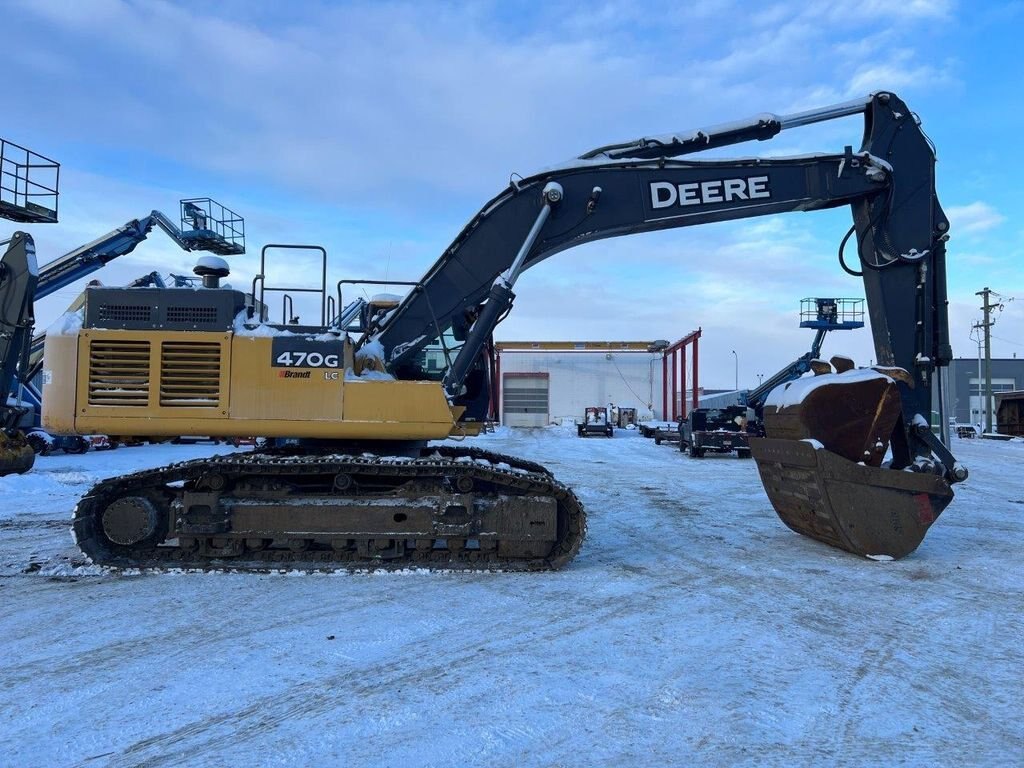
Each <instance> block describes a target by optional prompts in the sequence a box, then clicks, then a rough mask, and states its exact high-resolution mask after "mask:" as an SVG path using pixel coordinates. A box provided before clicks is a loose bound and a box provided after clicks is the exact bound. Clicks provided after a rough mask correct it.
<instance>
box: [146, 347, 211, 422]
mask: <svg viewBox="0 0 1024 768" xmlns="http://www.w3.org/2000/svg"><path fill="white" fill-rule="evenodd" d="M160 405H162V406H165V407H171V408H216V407H217V406H219V405H220V344H219V343H217V342H204V341H165V342H164V343H163V344H162V345H161V346H160Z"/></svg>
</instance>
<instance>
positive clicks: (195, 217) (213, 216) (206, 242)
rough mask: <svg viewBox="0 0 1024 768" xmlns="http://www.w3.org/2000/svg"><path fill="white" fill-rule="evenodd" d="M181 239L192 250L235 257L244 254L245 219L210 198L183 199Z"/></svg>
mask: <svg viewBox="0 0 1024 768" xmlns="http://www.w3.org/2000/svg"><path fill="white" fill-rule="evenodd" d="M181 237H182V239H183V240H185V241H186V242H188V243H190V244H192V250H201V251H209V252H210V253H216V254H219V255H221V256H237V255H238V254H241V253H245V220H244V219H243V218H242V217H241V216H239V215H238V214H237V213H235V212H234V211H232V210H231V209H230V208H226V207H224V206H223V205H221V204H220V203H218V202H217V201H216V200H211V199H210V198H209V197H194V198H191V199H189V200H182V201H181Z"/></svg>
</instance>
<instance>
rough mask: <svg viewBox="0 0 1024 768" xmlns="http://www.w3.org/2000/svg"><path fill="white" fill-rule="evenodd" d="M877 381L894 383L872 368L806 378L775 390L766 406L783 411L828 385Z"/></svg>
mask: <svg viewBox="0 0 1024 768" xmlns="http://www.w3.org/2000/svg"><path fill="white" fill-rule="evenodd" d="M876 379H885V380H886V381H890V382H891V381H892V379H891V378H890V377H889V376H886V375H885V374H884V373H879V372H878V371H874V370H872V369H870V368H861V369H858V370H854V371H847V372H846V373H823V374H821V375H820V376H805V377H803V378H799V379H797V380H796V381H791V382H789V383H787V384H783V385H782V386H779V387H776V388H775V389H773V390H772V391H771V393H769V395H768V399H767V400H765V403H764V404H765V406H766V407H767V406H769V405H774V406H775V407H776V408H778V409H779V410H780V411H781V410H782V409H783V408H786V407H787V406H790V405H799V404H800V403H802V402H803V401H804V400H806V399H807V396H808V395H810V394H811V392H813V391H814V390H816V389H818V387H824V386H826V385H828V384H840V385H842V384H853V383H856V382H861V381H874V380H876Z"/></svg>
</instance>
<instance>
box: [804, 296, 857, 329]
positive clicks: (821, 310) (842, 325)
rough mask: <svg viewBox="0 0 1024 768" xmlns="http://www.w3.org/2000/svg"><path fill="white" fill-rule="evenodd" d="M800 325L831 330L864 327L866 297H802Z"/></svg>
mask: <svg viewBox="0 0 1024 768" xmlns="http://www.w3.org/2000/svg"><path fill="white" fill-rule="evenodd" d="M800 327H801V328H818V329H821V328H824V329H826V330H829V331H843V330H852V329H854V328H863V327H864V299H800Z"/></svg>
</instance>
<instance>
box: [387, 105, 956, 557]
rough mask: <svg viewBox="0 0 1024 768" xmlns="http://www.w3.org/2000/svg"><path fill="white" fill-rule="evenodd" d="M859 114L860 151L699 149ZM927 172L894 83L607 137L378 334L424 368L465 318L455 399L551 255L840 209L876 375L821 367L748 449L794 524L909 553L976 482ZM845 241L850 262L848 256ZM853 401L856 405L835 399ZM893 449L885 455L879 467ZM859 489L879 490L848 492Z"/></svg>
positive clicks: (523, 201) (511, 204) (929, 154)
mask: <svg viewBox="0 0 1024 768" xmlns="http://www.w3.org/2000/svg"><path fill="white" fill-rule="evenodd" d="M858 113H860V114H863V116H864V135H863V139H862V142H861V146H860V148H859V149H858V150H857V151H854V149H853V147H852V146H847V147H845V148H844V150H843V151H842V152H841V153H835V154H813V155H804V156H799V157H781V158H740V159H705V160H694V159H691V158H690V157H689V156H690V155H693V154H695V153H697V152H700V151H704V150H708V149H715V148H719V147H724V146H728V145H732V144H737V143H740V142H745V141H750V140H765V139H768V138H771V137H772V136H775V135H776V134H778V133H779V132H780V131H782V130H785V129H787V128H791V127H797V126H801V125H807V124H810V123H815V122H821V121H825V120H832V119H836V118H840V117H845V116H849V115H855V114H858ZM934 167H935V152H934V148H933V146H932V145H931V142H930V141H929V140H928V138H927V137H926V136H925V135H924V133H923V131H922V130H921V127H920V124H919V121H918V119H917V117H916V115H914V114H913V113H912V112H911V111H910V110H909V108H908V107H907V106H906V105H905V104H904V103H903V102H902V101H901V100H900V99H898V98H897V97H896V96H895V95H894V94H892V93H877V94H873V95H871V96H870V97H867V98H865V99H860V100H856V101H852V102H847V103H845V104H839V105H835V106H832V107H827V108H824V109H820V110H812V111H809V112H803V113H799V114H796V115H789V116H783V117H779V116H775V115H759V116H757V117H755V118H752V119H750V120H746V121H740V122H737V123H731V124H726V125H722V126H717V127H714V128H709V129H705V130H701V131H693V132H688V133H685V134H672V135H668V136H661V137H654V138H644V139H640V140H638V141H635V142H629V143H624V144H617V145H611V146H608V147H602V148H600V149H597V150H594V151H592V152H588V153H586V154H584V155H581V156H580V157H579V158H577V159H576V160H574V161H571V162H569V163H565V164H563V165H560V166H557V167H555V168H551V169H548V170H546V171H543V172H541V173H538V174H535V175H533V176H530V177H529V178H526V179H523V180H521V181H518V182H513V183H512V184H511V185H510V186H509V187H508V188H507V189H506V190H504V191H503V192H502V193H501V194H500V195H498V196H497V197H495V198H494V199H493V200H491V201H490V202H489V203H488V204H487V205H486V206H484V208H483V209H482V210H481V211H480V212H479V213H478V214H477V215H476V216H474V217H473V219H472V220H471V221H470V222H469V223H468V224H467V225H466V227H465V228H464V229H463V230H462V232H461V233H460V234H459V236H458V237H457V238H456V240H455V241H454V242H453V243H452V245H451V246H449V248H448V249H447V250H446V251H445V253H444V254H443V255H442V257H441V258H440V259H439V260H438V261H437V263H436V264H434V266H433V267H432V268H431V269H430V270H429V271H428V273H427V274H426V275H425V277H424V278H423V279H422V280H421V281H420V284H419V286H418V287H417V288H416V289H415V290H414V291H413V292H411V293H410V294H409V295H408V296H407V297H406V298H405V300H404V301H403V302H402V303H401V304H400V305H399V307H398V308H397V309H396V311H394V312H393V313H392V315H391V316H390V317H389V318H388V319H387V321H386V323H385V324H384V325H383V326H382V327H381V328H380V330H379V332H377V333H376V334H375V335H374V337H373V340H374V341H377V342H380V343H381V344H382V346H383V349H384V350H385V357H386V360H387V363H388V365H389V367H390V369H391V370H392V371H393V372H394V373H396V374H397V375H398V376H399V377H405V376H416V375H417V371H416V368H415V365H414V364H412V362H413V360H414V358H415V356H416V355H417V353H418V352H419V351H420V350H421V349H422V348H423V347H424V346H426V345H427V344H429V343H431V342H433V341H434V340H435V339H436V338H438V337H439V336H440V335H441V334H442V333H443V332H445V331H446V330H447V329H449V328H454V329H458V330H459V332H460V333H459V334H457V337H461V338H464V339H465V341H464V343H463V344H462V346H461V349H460V350H459V353H458V355H457V356H456V357H455V359H454V360H453V361H452V362H451V364H450V365H449V367H448V370H447V372H446V375H445V379H444V387H445V390H446V392H447V394H448V396H449V398H450V399H451V400H452V401H453V402H454V403H458V402H459V398H460V397H462V396H464V395H465V389H464V386H463V382H464V381H465V380H466V377H467V376H468V375H469V373H470V372H471V371H472V370H474V368H479V365H480V363H479V360H480V359H481V358H482V355H483V353H484V350H485V348H486V345H487V343H488V339H489V338H490V336H491V334H492V332H493V330H494V328H495V326H496V325H497V323H498V322H500V320H501V319H502V318H503V317H504V316H505V315H506V314H507V312H508V311H509V309H510V308H511V306H512V302H513V300H514V293H513V286H514V284H515V282H516V280H517V279H518V277H519V275H520V274H521V273H522V271H523V270H525V269H528V268H529V267H531V266H533V265H534V264H537V263H539V262H540V261H542V260H543V259H545V258H547V257H549V256H551V255H553V254H555V253H558V252H559V251H563V250H565V249H568V248H571V247H573V246H575V245H579V244H582V243H586V242H591V241H594V240H599V239H602V238H608V237H615V236H619V235H627V234H633V233H639V232H650V231H655V230H659V229H669V228H675V227H685V226H694V225H698V224H704V223H708V222H714V221H727V220H733V219H742V218H748V217H753V216H763V215H768V214H777V213H785V212H789V211H814V210H819V209H823V208H834V207H837V206H842V205H848V206H850V208H851V211H852V214H853V225H852V226H851V228H850V231H849V233H847V235H846V237H845V238H844V239H843V241H842V244H841V245H840V249H839V258H840V263H841V264H842V266H843V268H844V269H845V270H846V271H847V272H849V273H850V274H853V275H856V276H860V277H862V278H863V282H864V290H865V295H866V300H867V306H868V312H869V317H870V319H871V327H872V333H873V339H874V344H875V353H876V359H877V361H878V365H879V366H880V367H881V368H882V370H879V371H878V372H868V374H867V375H866V376H865V375H864V374H863V373H860V372H856V371H854V372H852V374H853V376H851V375H850V372H845V371H844V372H841V373H837V374H828V375H826V378H824V379H822V380H820V381H817V382H815V383H814V385H813V386H804V387H803V388H802V389H800V388H798V389H795V390H793V392H791V393H789V395H786V396H783V395H780V396H779V397H778V398H776V399H775V401H774V402H773V399H772V397H771V396H770V397H769V398H768V406H769V411H771V413H770V414H766V423H767V429H768V437H769V438H773V437H778V438H783V439H772V440H767V441H764V442H763V444H762V445H761V446H760V448H755V449H754V455H755V458H758V465H759V468H760V470H761V474H762V479H763V480H764V482H765V487H766V490H767V491H768V494H769V497H770V498H771V500H772V503H773V505H774V506H775V508H776V511H778V512H779V514H780V516H781V517H782V518H783V520H784V521H785V522H786V524H787V525H789V526H790V527H792V528H794V529H795V530H798V531H799V532H801V533H805V534H808V535H811V536H813V537H814V538H818V539H820V540H824V541H828V543H830V544H834V545H835V546H840V547H843V548H845V549H849V550H851V551H855V552H859V553H861V554H880V555H886V556H891V557H900V556H902V555H904V554H906V553H907V552H909V551H912V550H913V549H914V548H916V546H917V544H918V543H919V542H920V540H921V538H923V536H924V531H925V530H926V529H927V527H928V525H930V523H931V522H932V521H934V519H935V518H936V517H937V516H938V514H939V513H940V512H941V511H942V509H943V508H944V507H945V506H946V504H948V503H949V501H950V500H951V499H952V491H951V490H950V489H949V483H952V482H957V481H959V480H962V479H964V478H965V477H966V470H965V469H964V468H963V467H962V466H961V465H959V464H958V463H957V462H956V461H955V460H954V459H953V457H952V456H951V455H950V453H949V451H948V450H947V449H946V448H945V446H944V445H943V444H942V442H941V441H939V440H938V439H937V438H936V437H934V435H933V434H932V431H931V428H930V421H931V414H932V411H931V403H932V385H933V378H934V376H935V374H936V372H937V371H938V370H939V369H940V368H941V367H942V366H945V365H947V364H948V362H949V360H950V358H951V357H952V351H951V348H950V345H949V336H948V322H947V316H946V304H947V299H946V280H945V242H946V240H947V238H948V230H949V222H948V220H947V218H946V216H945V215H944V213H943V212H942V209H941V207H940V205H939V202H938V199H937V197H936V192H935V173H934ZM847 245H849V249H848V250H849V252H850V255H848V256H845V255H844V250H847ZM853 252H856V253H857V254H858V259H857V260H856V262H855V263H854V266H849V265H848V263H847V260H846V259H849V260H850V261H853V259H852V253H853ZM752 279H756V276H752ZM843 375H846V378H843ZM830 377H834V378H835V379H836V380H835V381H833V380H832V378H830ZM865 382H869V383H865ZM830 387H831V388H830ZM815 389H817V390H818V391H817V392H814V390H815ZM798 390H799V391H801V392H803V394H799V392H798ZM778 391H779V390H776V392H778ZM823 392H824V393H825V394H824V395H823V394H822V393H823ZM773 395H774V393H773ZM805 400H806V401H807V403H806V404H804V401H805ZM843 403H846V410H844V409H843V408H841V407H838V406H839V405H840V404H843ZM787 409H788V410H787ZM773 425H774V426H773ZM819 448H823V449H824V450H821V451H818V452H820V453H821V454H822V456H821V457H819V456H816V455H815V453H816V451H817V449H819ZM887 449H891V459H890V463H889V464H888V465H887V467H886V468H884V469H883V468H882V467H881V464H882V461H883V457H884V456H885V455H886V450H887ZM808 451H809V453H808ZM839 462H846V463H847V464H849V465H850V467H852V468H850V467H847V466H846V464H840V463H839ZM861 469H864V470H867V469H871V470H873V471H880V472H883V473H884V475H879V476H876V475H873V474H871V473H869V474H868V475H863V473H861V472H860V470H861ZM902 469H910V470H914V472H915V473H917V474H921V475H925V477H924V478H922V479H920V480H919V481H910V482H904V480H905V478H903V479H899V478H897V474H898V473H897V472H895V470H902ZM801 472H802V473H803V474H801ZM837 477H838V478H840V480H839V481H836V482H833V481H834V480H835V479H836V478H837ZM851 478H852V479H851ZM896 479H899V482H896V484H895V485H893V482H894V480H896ZM901 483H902V484H901ZM858 486H859V487H863V488H869V489H870V491H871V492H870V493H863V494H858V493H855V492H851V488H854V489H856V488H857V487H858ZM880 489H884V490H880ZM808 498H809V499H810V500H809V501H808ZM839 498H842V499H843V504H845V503H846V502H849V500H850V499H853V500H854V501H853V502H851V503H852V504H853V507H852V508H849V509H847V508H845V507H843V504H841V503H839V502H838V501H836V499H839ZM878 505H884V506H886V507H889V508H890V512H889V516H888V517H887V518H886V520H887V521H888V522H887V523H885V524H883V525H881V528H883V529H885V530H881V532H880V531H879V524H878V522H877V520H876V519H874V518H873V517H871V516H869V517H868V518H864V517H863V515H861V514H860V513H861V512H862V511H863V507H864V506H878ZM851 510H852V511H851ZM826 518H827V519H828V522H827V524H826V523H824V522H822V520H823V519H826ZM854 529H856V530H854ZM911 529H912V530H911Z"/></svg>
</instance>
